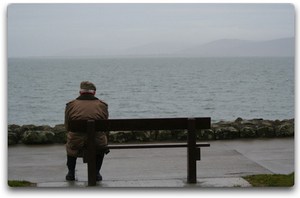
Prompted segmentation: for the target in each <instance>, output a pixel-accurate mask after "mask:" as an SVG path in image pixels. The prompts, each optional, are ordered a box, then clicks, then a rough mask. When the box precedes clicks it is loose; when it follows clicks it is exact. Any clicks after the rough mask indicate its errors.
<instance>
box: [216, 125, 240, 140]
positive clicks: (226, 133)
mask: <svg viewBox="0 0 300 198" xmlns="http://www.w3.org/2000/svg"><path fill="white" fill-rule="evenodd" d="M239 137H240V132H239V131H238V130H237V129H236V128H234V127H220V128H218V129H216V130H215V138H216V140H222V139H234V138H239Z"/></svg>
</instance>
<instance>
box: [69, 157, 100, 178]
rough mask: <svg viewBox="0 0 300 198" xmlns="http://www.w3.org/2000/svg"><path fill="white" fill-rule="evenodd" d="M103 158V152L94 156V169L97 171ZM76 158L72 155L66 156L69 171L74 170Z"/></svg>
mask: <svg viewBox="0 0 300 198" xmlns="http://www.w3.org/2000/svg"><path fill="white" fill-rule="evenodd" d="M103 158H104V153H101V154H98V155H97V156H96V171H97V173H99V172H100V169H101V167H102V163H103ZM76 160H77V157H72V156H69V155H68V156H67V166H68V169H69V171H75V167H76Z"/></svg>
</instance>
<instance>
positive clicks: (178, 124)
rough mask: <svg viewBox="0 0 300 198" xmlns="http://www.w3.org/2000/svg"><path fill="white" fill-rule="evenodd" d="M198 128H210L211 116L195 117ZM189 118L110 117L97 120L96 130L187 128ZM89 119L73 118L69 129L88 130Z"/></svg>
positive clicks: (75, 130) (76, 130)
mask: <svg viewBox="0 0 300 198" xmlns="http://www.w3.org/2000/svg"><path fill="white" fill-rule="evenodd" d="M194 119H195V121H196V129H210V128H211V120H210V118H209V117H201V118H199V117H198V118H194ZM187 121H188V118H148V119H109V120H95V128H96V131H143V130H174V129H187V128H188V126H187V123H188V122H187ZM86 129H87V121H85V120H72V121H70V122H69V130H70V131H74V132H86Z"/></svg>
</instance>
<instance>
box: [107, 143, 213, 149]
mask: <svg viewBox="0 0 300 198" xmlns="http://www.w3.org/2000/svg"><path fill="white" fill-rule="evenodd" d="M177 147H187V143H165V144H116V145H108V146H107V148H109V149H143V148H145V149H147V148H177ZM196 147H210V144H209V143H206V142H201V143H196Z"/></svg>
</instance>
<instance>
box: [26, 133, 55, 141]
mask: <svg viewBox="0 0 300 198" xmlns="http://www.w3.org/2000/svg"><path fill="white" fill-rule="evenodd" d="M54 136H55V134H54V133H53V132H51V131H26V132H25V133H24V137H23V139H22V142H23V143H24V144H49V143H53V142H54Z"/></svg>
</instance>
